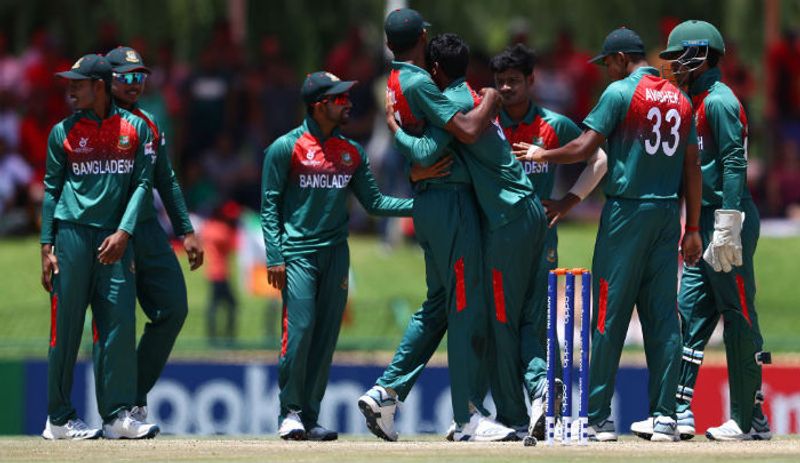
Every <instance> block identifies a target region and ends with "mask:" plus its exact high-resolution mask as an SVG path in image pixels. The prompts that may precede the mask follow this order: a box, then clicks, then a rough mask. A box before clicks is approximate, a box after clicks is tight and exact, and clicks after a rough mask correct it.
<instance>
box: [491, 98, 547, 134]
mask: <svg viewBox="0 0 800 463" xmlns="http://www.w3.org/2000/svg"><path fill="white" fill-rule="evenodd" d="M537 112H539V107H538V106H536V104H535V103H534V102H533V100H528V111H527V112H526V113H525V115H524V116H522V120H520V121H519V122H515V121H513V120H512V119H511V116H509V115H508V113H507V112H506V110H505V108H503V109H501V110H500V125H501V126H503V127H512V126H517V125H519V124H523V123H524V124H531V123H533V120H534V119H536V113H537Z"/></svg>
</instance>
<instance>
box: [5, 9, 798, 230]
mask: <svg viewBox="0 0 800 463" xmlns="http://www.w3.org/2000/svg"><path fill="white" fill-rule="evenodd" d="M670 21H673V20H671V19H670V18H667V19H665V20H664V23H663V24H662V29H663V30H664V31H669V30H670V29H671V26H672V25H674V24H671V22H670ZM509 33H510V35H509V37H510V38H509V43H514V42H525V43H528V44H530V45H534V46H535V45H536V44H535V43H533V41H532V40H531V39H530V37H529V35H528V26H527V24H526V22H525V21H524V20H522V19H519V20H515V21H512V23H511V24H510V25H509ZM366 37H367V35H366V34H365V29H364V28H362V27H358V26H353V27H350V28H349V29H344V30H343V36H342V37H341V41H339V42H338V43H332V44H331V46H330V50H328V51H327V54H326V57H325V59H324V61H323V62H321V63H320V66H319V67H320V68H324V69H325V70H328V71H330V72H332V73H334V74H336V75H338V76H339V77H341V78H342V79H354V80H358V81H359V85H357V86H356V87H354V89H353V90H352V95H351V97H352V101H353V110H352V113H351V121H350V123H349V124H348V125H347V127H346V134H347V135H349V136H351V137H352V138H354V139H356V140H357V141H359V142H360V143H362V144H363V145H364V146H365V147H366V149H367V152H368V153H369V156H370V160H371V163H372V165H373V169H374V170H375V174H376V177H377V178H378V181H379V183H380V185H381V187H382V189H383V190H384V191H385V192H386V193H391V194H394V195H399V196H406V195H408V194H409V193H410V191H409V185H408V182H407V181H406V179H405V172H404V169H403V161H402V158H401V156H400V155H399V154H398V153H396V152H394V150H393V148H392V144H391V142H390V140H389V137H388V133H387V131H386V128H385V124H384V123H383V120H382V118H381V112H382V105H383V88H384V85H385V78H386V76H387V72H388V61H387V59H388V58H387V55H386V52H385V49H384V47H383V44H382V43H381V42H380V41H375V40H369V39H367V38H366ZM665 39H666V34H664V40H665ZM729 43H731V42H729ZM119 44H125V45H130V46H132V47H134V48H136V49H137V50H139V51H140V53H141V54H142V55H143V56H144V59H145V62H146V63H147V65H148V66H149V67H150V68H151V69H152V70H153V73H152V74H151V75H150V76H149V78H148V80H147V84H146V91H145V94H144V95H143V97H142V99H141V104H142V106H143V107H144V108H146V109H148V110H149V111H150V112H152V113H154V114H155V115H156V117H157V118H158V119H159V120H160V122H161V124H162V126H163V127H164V131H165V132H166V138H167V141H168V143H169V147H170V151H171V153H170V155H171V156H172V159H173V165H174V166H175V169H176V171H177V173H178V176H179V178H180V180H181V185H182V187H183V190H184V194H185V196H186V199H187V203H188V205H189V208H190V210H191V211H192V212H193V213H195V214H197V215H198V216H200V217H210V216H212V215H213V214H214V213H215V211H217V210H218V209H219V208H220V207H221V206H222V205H223V204H226V203H227V202H228V201H233V202H235V203H236V204H238V205H239V206H241V207H244V208H248V209H251V210H254V211H257V210H258V209H259V204H260V181H261V162H262V157H263V150H264V149H265V148H266V147H267V146H268V145H269V144H270V143H271V142H272V141H273V140H274V139H275V138H277V137H278V136H280V135H282V134H284V133H286V132H287V131H289V130H290V129H291V128H293V127H294V126H296V125H297V124H298V123H299V122H300V121H301V119H302V118H303V116H304V111H305V110H304V108H303V107H302V105H301V101H300V93H299V88H298V87H299V84H300V82H301V80H302V78H303V76H304V75H305V74H306V73H307V72H311V71H313V70H312V69H295V68H294V67H293V66H292V65H291V64H290V61H289V59H288V54H289V50H287V46H288V45H287V44H286V43H283V42H282V41H281V39H280V38H279V37H276V36H265V37H262V38H261V39H260V41H259V42H258V46H257V49H256V50H255V53H250V54H247V53H245V50H244V48H243V47H242V46H241V45H240V44H238V43H237V42H236V41H235V40H234V37H233V35H232V34H231V30H230V28H229V26H228V25H227V24H226V23H219V24H217V25H216V26H214V28H213V32H212V33H211V34H210V38H209V40H208V42H207V43H206V44H204V46H202V47H200V52H199V56H197V57H196V59H194V60H193V61H192V62H190V63H188V62H181V61H179V60H177V59H176V57H175V56H174V54H173V51H174V50H173V47H172V44H169V43H166V44H162V45H160V46H157V47H151V46H150V44H149V43H148V42H147V41H145V40H143V39H137V38H134V39H132V40H129V41H126V40H123V39H122V38H121V37H120V34H119V33H118V29H117V28H116V27H115V26H114V25H113V24H105V25H104V26H102V27H100V28H99V29H98V35H97V42H96V45H95V46H93V47H92V48H91V49H90V50H82V51H81V53H83V52H90V51H94V52H105V51H108V50H110V49H112V48H113V47H115V46H117V45H119ZM654 45H655V46H654V47H653V48H654V49H656V48H658V47H659V46H660V44H654ZM472 46H473V48H472V52H473V59H472V63H471V66H470V69H469V73H468V80H469V81H470V83H471V84H472V85H473V86H474V87H477V88H480V87H483V86H489V85H492V84H493V78H492V74H491V72H490V70H489V68H488V60H489V58H490V54H489V53H488V52H486V51H484V50H482V49H481V45H480V44H472ZM12 49H14V50H19V51H18V52H12V51H11V50H12ZM538 51H539V61H538V63H537V67H536V83H535V86H534V89H533V92H534V93H535V98H536V99H537V101H538V102H539V103H540V104H541V105H542V106H544V107H548V108H551V109H553V110H555V111H558V112H561V113H563V114H566V115H568V116H569V117H571V118H572V119H573V120H575V121H577V122H580V121H581V120H582V118H583V117H584V116H585V115H586V114H587V113H588V112H589V110H590V109H591V107H592V105H593V103H594V100H595V98H596V96H597V95H598V94H599V91H600V90H602V88H603V87H604V85H605V82H604V77H603V73H602V72H601V71H602V70H601V69H599V68H598V67H596V66H594V65H589V64H587V59H588V58H589V57H590V56H591V55H592V54H593V53H592V52H594V51H595V50H582V49H580V48H579V47H577V46H576V45H575V43H574V42H573V40H572V34H571V33H570V31H569V30H568V29H563V30H562V31H561V32H560V33H559V34H558V35H557V37H556V38H555V40H554V41H553V44H552V45H551V46H549V47H547V48H543V47H539V49H538ZM81 53H79V54H81ZM76 56H77V55H76ZM74 58H75V56H67V55H66V54H65V52H64V50H63V48H62V45H61V44H60V43H59V42H58V41H56V40H54V39H53V37H52V36H51V35H49V34H48V32H47V31H45V30H41V31H37V32H35V33H34V34H33V35H32V36H31V37H30V38H29V40H27V41H26V42H25V44H24V46H16V47H12V46H11V44H10V43H9V40H8V38H7V37H6V35H4V33H3V32H2V31H0V235H7V234H14V233H16V234H19V233H30V232H33V231H34V230H36V228H37V222H38V214H39V205H40V204H41V199H42V185H41V183H42V177H43V173H44V166H45V158H46V153H47V136H48V133H49V131H50V128H51V127H52V126H53V125H54V124H55V123H57V122H58V121H59V120H61V119H62V118H64V117H65V116H66V115H68V114H69V112H70V108H69V106H68V105H67V102H66V98H65V82H63V81H61V80H60V79H57V78H56V77H54V75H53V74H54V73H55V72H57V71H62V70H65V69H67V68H69V67H70V65H71V64H72V62H73V60H74ZM654 64H655V63H654ZM764 66H765V71H766V72H765V76H764V78H763V79H762V78H760V76H758V74H759V73H755V72H754V69H753V68H752V67H750V66H748V65H746V64H744V63H743V62H742V61H741V59H740V57H739V55H738V53H737V49H736V46H735V44H732V43H731V44H730V45H729V47H728V52H727V54H726V56H725V58H724V60H723V61H722V69H723V76H724V80H725V81H726V82H727V83H728V84H729V85H730V86H731V87H732V88H733V90H734V92H735V93H736V94H737V96H738V97H739V98H740V99H741V100H742V103H743V104H744V105H745V107H746V108H748V109H750V106H751V105H752V100H753V99H754V98H755V97H756V96H757V95H758V94H759V90H760V89H762V88H763V89H764V90H763V92H761V93H763V96H764V98H765V104H764V105H763V106H764V111H763V114H754V113H752V109H751V110H750V112H749V113H748V115H749V117H750V124H751V152H750V156H751V162H750V173H749V182H750V186H751V190H752V191H753V194H754V197H755V198H756V200H757V202H758V204H759V206H760V209H761V211H762V214H763V215H764V216H773V217H786V216H789V217H795V218H800V37H798V35H797V34H795V33H787V34H785V35H784V36H782V37H781V39H780V40H779V41H777V42H776V43H773V44H771V45H769V46H767V48H766V50H765V58H764ZM754 137H760V138H761V142H760V143H757V144H754V143H752V141H753V140H752V138H754ZM753 146H758V147H763V148H761V149H759V150H755V149H753ZM353 216H354V220H353V221H352V224H353V226H354V227H356V228H361V229H366V228H372V227H375V226H376V225H375V224H373V223H371V222H369V221H368V220H367V219H366V216H365V215H364V214H362V213H360V212H359V211H358V210H356V209H354V211H353ZM377 227H378V228H379V229H380V231H381V232H383V233H384V234H385V235H386V236H388V237H391V236H393V235H396V234H400V235H402V234H403V233H404V230H403V227H401V226H398V227H394V226H392V225H391V224H390V225H389V226H386V225H385V224H378V225H377ZM387 239H389V238H387Z"/></svg>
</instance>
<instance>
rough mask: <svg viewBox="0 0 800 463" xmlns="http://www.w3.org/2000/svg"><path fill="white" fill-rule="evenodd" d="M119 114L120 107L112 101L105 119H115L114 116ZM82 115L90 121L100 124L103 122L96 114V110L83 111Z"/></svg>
mask: <svg viewBox="0 0 800 463" xmlns="http://www.w3.org/2000/svg"><path fill="white" fill-rule="evenodd" d="M118 112H119V106H117V105H116V104H114V100H111V107H110V108H109V109H108V115H106V117H105V118H106V119H109V118H111V117H113V116H114V115H116V114H117V113H118ZM80 114H81V116H83V117H86V118H88V119H91V120H93V121H98V122H100V121H101V120H102V119H100V116H98V115H97V113H95V112H94V110H92V109H84V110H81V111H80Z"/></svg>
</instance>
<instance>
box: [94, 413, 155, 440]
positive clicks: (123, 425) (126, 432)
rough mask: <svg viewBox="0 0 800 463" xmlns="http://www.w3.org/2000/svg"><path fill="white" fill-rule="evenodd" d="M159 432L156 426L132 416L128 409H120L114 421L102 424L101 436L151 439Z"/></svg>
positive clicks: (107, 437)
mask: <svg viewBox="0 0 800 463" xmlns="http://www.w3.org/2000/svg"><path fill="white" fill-rule="evenodd" d="M159 432H160V429H159V428H158V426H156V425H154V424H148V423H142V422H141V421H139V420H137V419H135V418H133V416H131V412H130V411H128V410H122V411H121V412H119V413H117V417H116V418H114V421H112V422H111V423H108V424H104V425H103V437H105V438H106V439H151V438H153V437H156V435H158V433H159Z"/></svg>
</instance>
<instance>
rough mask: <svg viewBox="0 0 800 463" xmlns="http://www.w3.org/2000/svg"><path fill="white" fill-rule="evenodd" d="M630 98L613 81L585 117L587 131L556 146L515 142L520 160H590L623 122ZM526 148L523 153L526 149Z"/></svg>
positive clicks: (563, 161)
mask: <svg viewBox="0 0 800 463" xmlns="http://www.w3.org/2000/svg"><path fill="white" fill-rule="evenodd" d="M627 107H628V104H627V101H626V99H625V97H624V96H623V94H622V92H621V91H620V88H619V86H618V85H617V84H616V83H613V84H611V85H609V86H608V88H606V90H605V91H604V92H603V94H602V95H601V96H600V100H599V101H598V102H597V105H596V106H595V107H594V108H593V109H592V112H590V113H589V115H588V116H586V119H584V120H583V125H584V126H585V127H586V130H585V131H584V132H583V133H582V134H581V135H580V136H579V137H578V138H576V139H574V140H572V141H571V142H569V143H567V144H565V145H563V146H561V147H559V148H556V149H553V150H537V149H536V148H535V147H533V148H532V147H531V146H530V145H528V146H527V148H526V147H523V146H522V145H520V144H515V146H514V148H515V150H514V154H515V155H516V156H517V159H524V160H530V161H536V162H552V163H555V164H574V163H576V162H581V161H585V160H587V159H589V158H590V157H591V156H592V155H593V154H594V153H595V152H596V151H597V149H598V148H600V146H601V145H602V144H603V143H604V142H605V140H606V138H608V137H609V136H610V135H611V133H613V132H614V129H616V127H617V126H618V125H619V124H620V122H621V121H622V119H623V118H624V117H625V113H626V112H627ZM523 150H524V152H523Z"/></svg>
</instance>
